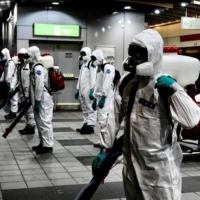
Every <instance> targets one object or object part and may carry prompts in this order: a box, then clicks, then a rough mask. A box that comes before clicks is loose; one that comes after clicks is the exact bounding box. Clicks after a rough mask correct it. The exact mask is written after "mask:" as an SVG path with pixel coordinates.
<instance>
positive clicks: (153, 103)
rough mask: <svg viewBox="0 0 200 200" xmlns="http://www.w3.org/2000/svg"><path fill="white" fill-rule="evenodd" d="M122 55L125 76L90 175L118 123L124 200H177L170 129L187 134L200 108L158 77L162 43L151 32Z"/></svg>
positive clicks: (178, 155)
mask: <svg viewBox="0 0 200 200" xmlns="http://www.w3.org/2000/svg"><path fill="white" fill-rule="evenodd" d="M128 54H129V57H128V59H127V60H125V61H124V63H123V66H124V70H126V71H130V73H129V74H127V75H125V76H123V77H122V78H121V80H120V83H119V85H118V87H117V88H116V90H115V94H114V98H113V103H112V104H111V109H110V112H109V117H108V122H107V127H106V131H105V133H104V134H101V135H100V144H101V146H102V150H101V152H100V153H99V154H98V155H97V156H96V157H95V159H94V161H93V165H92V169H93V174H95V173H97V172H98V169H99V168H100V167H101V165H102V163H103V162H104V160H105V159H106V156H107V151H108V150H109V149H111V148H112V146H113V143H114V140H115V137H116V134H117V133H118V131H119V128H120V123H121V122H122V121H123V119H124V135H123V165H124V166H123V182H124V190H125V194H126V198H127V200H158V199H159V200H180V199H181V172H180V165H181V161H182V151H181V148H180V146H179V144H178V142H177V136H176V127H177V123H178V122H179V123H180V124H181V126H182V127H184V128H188V129H189V128H193V127H194V126H195V125H197V124H198V122H199V119H200V108H199V107H198V106H197V105H196V104H195V103H194V101H193V100H192V99H191V98H190V97H189V96H188V95H187V94H186V93H185V91H184V89H183V88H182V87H181V86H179V84H178V83H177V82H176V81H175V80H174V79H172V78H170V77H169V76H166V75H163V74H162V58H163V40H162V38H161V36H160V35H159V34H158V32H157V31H154V30H151V29H147V30H144V31H142V32H141V33H140V34H138V35H137V36H135V37H134V39H133V41H132V42H131V43H130V45H129V48H128ZM163 93H164V95H162V94H163ZM171 122H173V126H171V124H172V123H171Z"/></svg>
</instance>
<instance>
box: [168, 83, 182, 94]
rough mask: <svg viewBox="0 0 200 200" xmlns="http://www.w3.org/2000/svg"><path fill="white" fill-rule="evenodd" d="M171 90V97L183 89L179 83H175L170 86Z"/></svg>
mask: <svg viewBox="0 0 200 200" xmlns="http://www.w3.org/2000/svg"><path fill="white" fill-rule="evenodd" d="M169 89H170V90H169V91H170V95H173V94H174V93H175V92H176V91H178V90H180V89H181V87H180V85H179V84H178V83H177V82H175V83H173V84H172V85H170V86H169Z"/></svg>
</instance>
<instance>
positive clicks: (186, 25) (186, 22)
mask: <svg viewBox="0 0 200 200" xmlns="http://www.w3.org/2000/svg"><path fill="white" fill-rule="evenodd" d="M181 28H182V29H200V19H199V18H194V17H181Z"/></svg>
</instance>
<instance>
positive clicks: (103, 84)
mask: <svg viewBox="0 0 200 200" xmlns="http://www.w3.org/2000/svg"><path fill="white" fill-rule="evenodd" d="M91 60H92V64H91V65H94V66H97V68H98V70H97V80H96V84H95V87H94V92H93V91H91V93H90V98H91V99H93V109H94V110H96V109H97V121H98V122H99V125H100V131H101V132H105V127H106V122H107V118H108V112H109V108H110V103H111V99H112V97H113V92H114V84H113V80H114V77H115V67H114V66H113V65H110V64H109V63H107V62H106V60H105V59H104V56H103V52H102V51H101V50H99V49H97V50H94V51H93V52H92V56H91ZM98 146H99V144H98V143H97V144H94V147H98Z"/></svg>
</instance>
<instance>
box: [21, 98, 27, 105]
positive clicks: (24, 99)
mask: <svg viewBox="0 0 200 200" xmlns="http://www.w3.org/2000/svg"><path fill="white" fill-rule="evenodd" d="M26 100H27V97H22V101H21V105H22V106H23V105H24V104H25V102H26Z"/></svg>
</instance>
